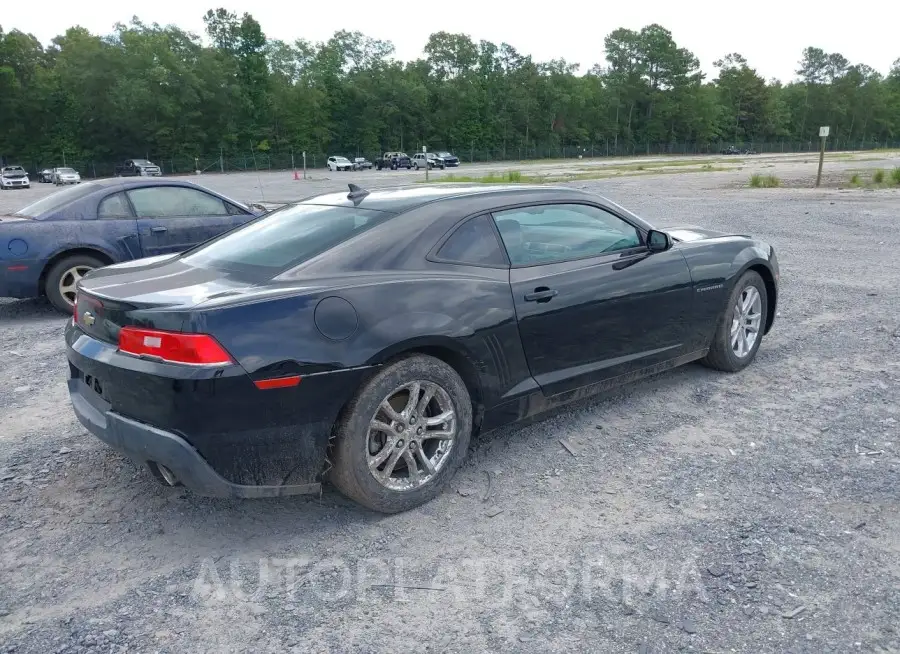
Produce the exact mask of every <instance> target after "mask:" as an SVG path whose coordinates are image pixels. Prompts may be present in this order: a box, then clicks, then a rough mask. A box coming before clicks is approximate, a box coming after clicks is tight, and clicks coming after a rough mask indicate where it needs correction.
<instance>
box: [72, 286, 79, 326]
mask: <svg viewBox="0 0 900 654" xmlns="http://www.w3.org/2000/svg"><path fill="white" fill-rule="evenodd" d="M72 322H73V323H77V322H78V292H77V291H76V293H75V303H74V304H73V305H72Z"/></svg>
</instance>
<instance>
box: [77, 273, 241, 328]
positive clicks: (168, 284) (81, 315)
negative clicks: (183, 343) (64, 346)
mask: <svg viewBox="0 0 900 654" xmlns="http://www.w3.org/2000/svg"><path fill="white" fill-rule="evenodd" d="M252 287H253V285H252V284H251V283H249V282H247V281H241V280H237V279H235V278H233V277H231V276H229V275H227V274H225V273H222V272H221V271H217V270H209V269H205V268H196V267H193V266H188V265H186V264H184V263H182V262H181V261H180V260H179V259H178V258H177V255H163V256H160V257H153V258H150V259H138V260H136V261H129V262H125V263H122V264H116V265H112V266H107V267H106V268H101V269H99V270H96V271H94V272H92V273H90V274H89V275H87V276H86V277H85V278H84V279H82V280H81V282H80V284H79V288H78V307H77V323H78V326H79V327H81V329H82V330H83V331H84V332H86V333H87V334H89V335H90V336H93V337H94V338H97V339H99V340H102V341H106V342H108V343H118V341H119V331H120V330H121V329H122V327H127V326H131V325H140V326H142V327H148V328H152V329H163V330H169V331H181V330H182V328H183V325H184V323H185V320H187V319H188V318H189V315H190V309H191V308H192V307H194V306H196V305H197V304H200V303H201V302H204V301H207V300H209V299H211V298H216V297H222V296H223V295H228V296H231V295H240V294H241V293H243V292H245V291H247V290H249V289H250V288H252Z"/></svg>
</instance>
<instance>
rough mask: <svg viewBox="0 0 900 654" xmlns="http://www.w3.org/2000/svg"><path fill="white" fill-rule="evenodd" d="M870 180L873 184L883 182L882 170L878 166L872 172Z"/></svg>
mask: <svg viewBox="0 0 900 654" xmlns="http://www.w3.org/2000/svg"><path fill="white" fill-rule="evenodd" d="M872 182H873V183H875V184H884V171H883V170H881V169H880V168H879V169H878V170H876V171H875V172H874V173H872Z"/></svg>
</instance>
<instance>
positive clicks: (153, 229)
mask: <svg viewBox="0 0 900 654" xmlns="http://www.w3.org/2000/svg"><path fill="white" fill-rule="evenodd" d="M150 231H151V232H153V233H154V234H162V233H163V232H167V231H169V228H168V227H151V228H150Z"/></svg>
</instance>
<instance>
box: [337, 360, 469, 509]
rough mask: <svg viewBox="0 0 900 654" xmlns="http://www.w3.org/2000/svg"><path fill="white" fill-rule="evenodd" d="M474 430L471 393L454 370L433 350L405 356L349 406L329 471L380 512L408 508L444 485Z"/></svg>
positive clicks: (357, 498)
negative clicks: (430, 354) (428, 354)
mask: <svg viewBox="0 0 900 654" xmlns="http://www.w3.org/2000/svg"><path fill="white" fill-rule="evenodd" d="M471 435H472V400H471V398H470V396H469V392H468V390H467V389H466V385H465V383H464V382H463V381H462V379H461V378H460V376H459V375H458V374H457V373H456V371H455V370H454V369H453V368H452V367H451V366H449V365H448V364H446V363H444V362H443V361H441V360H440V359H436V358H434V357H430V356H425V355H414V356H410V357H406V358H403V359H400V360H398V361H395V362H394V363H392V364H390V365H387V366H385V367H384V368H383V369H382V370H380V371H379V372H378V374H376V375H375V376H374V377H372V378H371V379H370V380H369V381H368V382H366V383H365V384H364V385H363V386H362V387H361V388H360V389H359V391H358V392H357V394H356V397H354V399H353V400H352V401H351V402H350V404H349V405H348V406H347V407H346V408H345V410H344V412H343V414H342V417H341V418H340V420H339V421H338V423H337V425H336V427H335V434H334V447H333V451H332V460H333V463H334V467H333V469H332V470H331V471H330V473H329V478H330V480H331V482H332V483H333V484H334V485H335V486H336V487H337V488H338V490H340V491H341V493H343V494H344V495H346V496H347V497H349V498H351V499H353V500H355V501H356V502H358V503H360V504H362V505H363V506H366V507H368V508H370V509H372V510H374V511H379V512H381V513H400V512H402V511H408V510H409V509H412V508H415V507H417V506H420V505H422V504H425V503H426V502H428V501H430V500H432V499H433V498H435V497H436V496H437V495H439V494H440V493H441V492H442V491H443V490H444V488H445V487H446V485H447V483H448V482H449V481H450V479H451V478H452V477H453V474H454V472H455V471H456V470H457V468H459V466H460V465H461V464H462V462H463V461H464V460H465V458H466V455H467V453H468V448H469V440H470V438H471Z"/></svg>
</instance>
